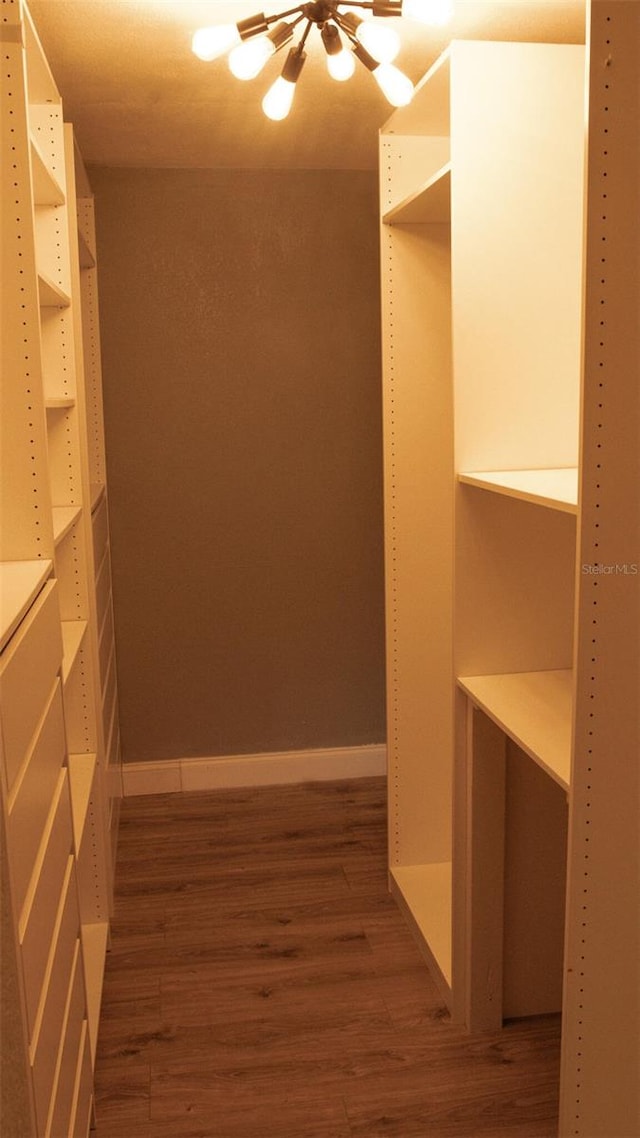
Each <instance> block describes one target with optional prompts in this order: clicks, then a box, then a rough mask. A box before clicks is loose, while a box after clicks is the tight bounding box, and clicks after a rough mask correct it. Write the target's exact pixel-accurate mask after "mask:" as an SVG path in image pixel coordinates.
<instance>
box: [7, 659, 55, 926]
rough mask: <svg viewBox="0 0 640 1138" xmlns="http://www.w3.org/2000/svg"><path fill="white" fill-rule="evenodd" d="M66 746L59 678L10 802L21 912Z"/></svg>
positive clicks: (14, 869) (13, 871) (15, 883)
mask: <svg viewBox="0 0 640 1138" xmlns="http://www.w3.org/2000/svg"><path fill="white" fill-rule="evenodd" d="M65 746H66V745H65V737H64V719H63V715H62V692H61V687H60V680H59V679H57V680H56V681H55V685H54V688H53V691H52V693H51V698H50V700H49V704H48V706H47V710H46V712H45V717H44V720H43V722H42V725H41V727H40V731H39V733H38V736H37V738H36V741H35V744H34V747H33V750H32V752H31V755H30V756H29V759H28V763H27V767H26V770H25V771H24V774H23V777H22V779H21V780H20V781H19V783H16V793H15V796H14V797H13V799H11V798H10V804H9V813H8V818H7V839H8V840H7V846H8V853H9V864H10V867H11V882H12V885H13V889H14V895H15V898H16V905H17V908H18V912H19V913H21V912H22V908H23V905H24V902H25V898H26V893H27V887H28V885H29V881H30V880H31V875H32V873H33V869H34V865H35V860H36V856H37V853H38V849H39V848H40V843H41V841H42V837H43V834H44V829H45V825H46V821H47V818H48V816H49V810H50V809H51V802H52V799H53V797H54V793H55V789H56V785H57V783H58V780H59V778H60V773H61V771H62V766H63V764H64V758H65Z"/></svg>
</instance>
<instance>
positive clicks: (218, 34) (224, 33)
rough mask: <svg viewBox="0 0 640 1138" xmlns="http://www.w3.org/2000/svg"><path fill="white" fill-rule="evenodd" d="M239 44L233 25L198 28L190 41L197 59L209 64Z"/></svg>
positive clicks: (237, 34) (235, 28)
mask: <svg viewBox="0 0 640 1138" xmlns="http://www.w3.org/2000/svg"><path fill="white" fill-rule="evenodd" d="M240 42H241V40H240V33H239V31H238V29H237V27H236V25H235V24H218V25H217V26H216V27H212V28H198V31H197V32H194V35H193V39H192V41H191V50H192V51H193V53H194V55H197V56H198V59H203V60H204V61H205V63H210V62H211V60H212V59H217V58H218V56H220V55H224V54H225V52H227V51H229V49H230V48H232V47H235V46H236V44H239V43H240Z"/></svg>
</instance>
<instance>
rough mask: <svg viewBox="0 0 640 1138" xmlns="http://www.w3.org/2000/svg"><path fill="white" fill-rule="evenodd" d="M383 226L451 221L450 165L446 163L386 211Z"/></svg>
mask: <svg viewBox="0 0 640 1138" xmlns="http://www.w3.org/2000/svg"><path fill="white" fill-rule="evenodd" d="M382 220H383V222H384V223H385V225H410V224H422V223H424V222H446V221H450V220H451V163H450V162H447V163H446V165H445V166H443V167H442V168H441V169H440V170H437V171H436V173H435V174H433V175H432V176H431V177H430V178H428V179H427V180H426V181H425V182H424V183H423V184H422V185H421V186H420V187H419V188H418V189H417V190H414V192H413V193H412V194H408V195H407V197H406V198H404V200H403V201H401V202H398V204H397V205H395V206H394V207H393V208H392V209H389V210H387V212H386V213H385V214H383V217H382Z"/></svg>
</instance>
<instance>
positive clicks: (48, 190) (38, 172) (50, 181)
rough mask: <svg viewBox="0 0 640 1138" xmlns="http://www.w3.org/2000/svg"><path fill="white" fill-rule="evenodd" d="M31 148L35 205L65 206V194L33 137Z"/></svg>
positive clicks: (30, 140)
mask: <svg viewBox="0 0 640 1138" xmlns="http://www.w3.org/2000/svg"><path fill="white" fill-rule="evenodd" d="M29 143H30V147H31V175H32V178H33V204H34V205H36V206H39V205H64V202H65V194H64V190H63V188H62V186H61V185H60V182H59V181H58V179H57V177H56V175H55V174H54V172H53V170H51V169H50V168H49V166H48V165H47V160H46V158H45V156H44V154H43V153H42V151H41V149H40V146H39V144H38V142H37V139H35V138H34V137H33V136H31V138H30V139H29Z"/></svg>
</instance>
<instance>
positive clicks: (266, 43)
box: [192, 0, 452, 120]
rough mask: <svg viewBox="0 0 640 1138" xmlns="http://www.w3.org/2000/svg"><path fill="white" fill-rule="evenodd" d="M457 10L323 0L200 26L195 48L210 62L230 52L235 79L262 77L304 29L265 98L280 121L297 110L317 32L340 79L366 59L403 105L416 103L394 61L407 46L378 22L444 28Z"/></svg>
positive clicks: (424, 3) (440, 2)
mask: <svg viewBox="0 0 640 1138" xmlns="http://www.w3.org/2000/svg"><path fill="white" fill-rule="evenodd" d="M451 6H452V0H361V2H357V0H349V2H348V3H341V2H340V0H316V2H314V3H303V4H297V5H296V6H295V7H294V8H289V9H287V11H285V12H278V13H275V14H274V15H272V16H265V14H264V13H263V12H259V13H258V14H257V15H255V16H249V17H248V18H247V19H245V20H239V21H238V23H237V24H219V25H217V26H214V27H210V28H200V29H199V30H198V31H197V32H196V33H195V35H194V37H193V42H192V48H193V51H194V52H195V54H196V55H197V56H198V57H199V58H200V59H203V60H205V61H206V62H209V61H210V60H212V59H217V58H218V57H219V56H221V55H225V54H226V53H227V52H228V53H229V67H230V69H231V72H232V73H233V75H235V76H236V78H237V79H254V78H255V77H256V76H257V75H259V74H260V72H261V71H262V69H263V67H264V66H265V64H266V63H267V62H268V61H269V59H270V58H271V56H272V55H275V54H276V52H278V51H280V50H281V49H282V48H283V47H286V45H287V44H290V43H291V41H292V40H293V38H294V35H295V33H296V30H299V29H300V28H301V29H302V34H301V36H300V39H299V41H298V42H297V44H296V45H295V46H294V47H290V48H289V52H288V54H287V56H286V59H285V63H284V67H283V68H282V74H281V75H280V76H279V77H278V78H277V79H276V81H275V83H273V84H272V86H271V87H270V88H269V90H268V91H267V93H266V95H265V97H264V99H263V100H262V109H263V111H264V113H265V115H267V117H268V118H270V119H275V120H280V119H284V118H286V117H287V115H288V114H289V111H290V110H291V106H292V103H293V96H294V94H295V89H296V83H297V81H298V78H299V76H300V72H301V71H302V68H303V65H304V62H305V59H306V58H307V54H306V52H305V44H306V42H307V38H308V36H309V33H310V32H311V30H312V29H313V28H316V29H317V30H318V31H319V33H320V37H321V39H322V43H323V46H324V50H325V52H326V57H327V66H328V70H329V74H330V75H331V77H332V78H333V79H337V80H338V81H343V80H345V79H349V78H350V77H351V76H352V75H353V73H354V71H355V67H356V64H355V60H356V59H358V60H359V61H360V63H362V64H363V65H364V66H365V67H366V68H367V69H368V70H369V71H370V72H371V74H372V75H373V78H374V79H375V80H376V82H377V83H378V86H379V87H380V89H381V91H382V92H383V94H384V95H385V96H386V98H387V99H388V100H389V102H390V103H391V104H392V106H394V107H402V106H406V105H407V103H410V102H411V99H412V98H413V92H414V88H413V83H412V82H411V80H410V79H409V78H408V76H406V75H405V74H403V72H402V71H400V70H399V68H397V67H396V66H395V65H394V63H393V60H394V59H395V57H396V55H397V53H398V51H399V49H400V38H399V36H398V34H397V32H396V31H395V30H394V29H393V28H391V27H385V26H384V24H381V23H378V22H377V21H378V18H381V19H384V18H385V17H389V16H409V17H412V18H413V19H416V20H420V21H421V22H422V23H428V24H444V23H446V21H447V20H448V19H449V17H450V16H451ZM354 9H365V10H368V11H369V12H370V13H371V15H372V16H373V17H374V19H364V18H363V17H362V16H360V15H358V14H357V13H356V12H354Z"/></svg>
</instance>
